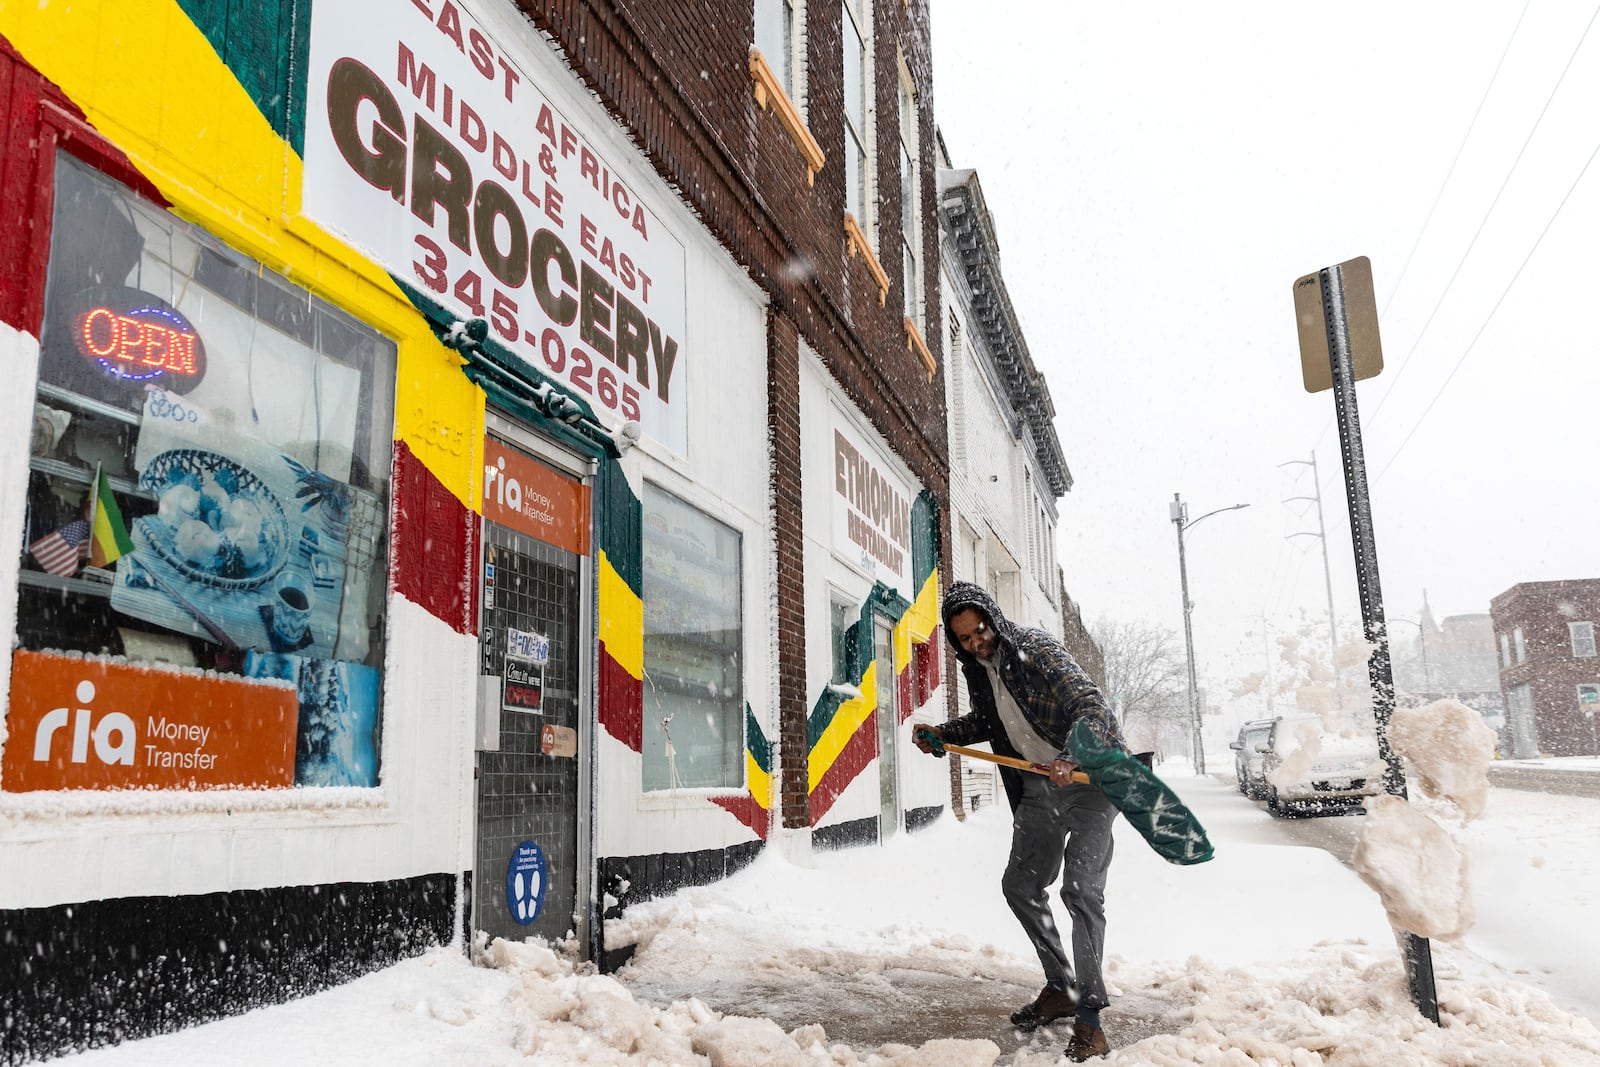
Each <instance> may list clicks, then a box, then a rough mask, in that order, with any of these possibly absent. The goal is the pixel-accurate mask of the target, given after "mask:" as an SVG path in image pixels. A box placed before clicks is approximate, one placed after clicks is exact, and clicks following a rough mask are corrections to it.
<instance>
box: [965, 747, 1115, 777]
mask: <svg viewBox="0 0 1600 1067" xmlns="http://www.w3.org/2000/svg"><path fill="white" fill-rule="evenodd" d="M944 750H945V751H946V752H954V753H955V754H956V755H958V756H969V757H971V758H972V759H981V760H986V761H987V762H989V763H998V764H1000V765H1002V766H1005V767H1015V768H1016V769H1017V770H1019V771H1029V772H1032V773H1033V774H1042V775H1044V776H1045V777H1046V778H1048V777H1049V776H1050V767H1049V765H1047V764H1044V763H1030V762H1029V761H1027V760H1025V759H1017V758H1016V757H1015V756H1001V755H997V754H996V753H993V752H985V751H984V750H983V749H981V748H967V747H966V746H965V745H952V744H948V743H946V744H945V746H944ZM1072 780H1073V781H1074V782H1081V783H1082V784H1084V785H1088V784H1089V776H1088V775H1087V774H1084V773H1083V772H1082V771H1073V772H1072Z"/></svg>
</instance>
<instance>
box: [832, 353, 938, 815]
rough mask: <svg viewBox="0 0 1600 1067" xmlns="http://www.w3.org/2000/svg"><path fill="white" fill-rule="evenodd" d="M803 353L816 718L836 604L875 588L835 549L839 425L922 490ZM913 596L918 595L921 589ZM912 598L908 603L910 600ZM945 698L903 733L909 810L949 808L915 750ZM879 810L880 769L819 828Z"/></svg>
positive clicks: (861, 779) (851, 790)
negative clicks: (914, 731) (916, 734)
mask: <svg viewBox="0 0 1600 1067" xmlns="http://www.w3.org/2000/svg"><path fill="white" fill-rule="evenodd" d="M800 347H801V353H800V449H801V454H802V455H803V456H804V457H805V458H804V461H803V463H804V470H803V476H802V488H801V493H802V495H803V498H804V502H803V507H804V520H803V521H804V527H805V570H806V707H807V710H808V712H809V710H810V708H812V707H814V706H815V704H816V702H817V700H818V699H819V698H820V697H821V695H822V692H823V690H824V689H825V687H826V686H827V685H828V683H829V680H830V678H831V677H832V674H833V647H832V642H831V640H830V636H831V631H830V628H829V608H830V604H831V601H832V598H833V597H834V596H835V595H838V596H839V597H840V598H842V599H845V600H848V601H849V602H850V603H852V604H856V605H859V604H861V603H862V602H864V601H865V600H866V598H867V595H868V594H869V593H870V592H871V591H872V587H873V584H874V580H873V578H872V577H871V576H870V575H868V574H867V573H866V572H865V571H863V570H862V569H861V568H860V567H859V566H858V565H856V564H855V563H852V562H851V559H850V556H849V553H848V552H846V551H835V546H834V544H833V507H834V469H833V426H834V423H835V420H837V419H838V418H840V417H841V416H843V417H844V418H846V419H849V420H850V422H851V426H852V428H853V430H854V431H855V438H856V441H857V442H858V443H861V444H863V445H866V446H867V447H871V448H872V449H873V456H872V460H873V462H874V463H877V464H880V465H881V466H883V467H884V468H885V469H887V470H890V471H892V472H893V473H894V475H895V476H896V477H898V478H899V479H901V480H902V481H903V482H904V484H905V485H907V486H908V487H909V488H910V491H911V494H912V497H913V498H914V497H915V496H916V494H917V493H919V492H921V491H922V488H923V486H922V484H921V483H920V482H919V481H917V479H916V478H915V477H913V475H912V473H911V470H910V468H909V467H907V466H906V465H905V464H904V463H903V462H902V461H901V460H900V458H899V457H898V456H896V455H895V454H894V452H893V450H891V449H890V448H889V446H888V444H887V443H886V442H885V441H884V440H883V438H882V436H881V435H879V434H878V433H877V432H876V431H875V430H873V429H872V427H871V424H870V423H869V422H867V420H866V418H865V417H863V416H862V415H861V413H860V412H859V411H857V410H856V409H855V407H854V405H852V404H851V403H850V401H849V399H848V398H847V397H845V396H844V395H843V394H842V393H841V392H840V391H839V388H838V385H837V384H836V383H835V382H834V381H833V379H832V378H831V376H829V374H828V372H827V370H826V368H825V367H824V366H823V365H822V361H821V359H820V358H819V357H818V356H817V355H816V354H815V353H814V352H812V351H811V350H810V349H809V348H808V347H807V346H806V345H805V344H804V342H802V343H801V346H800ZM911 592H912V594H913V595H914V593H915V590H912V591H911ZM911 598H912V597H911V596H907V599H908V600H909V599H911ZM944 699H945V698H944V689H943V687H942V686H941V687H940V688H939V689H938V690H936V691H935V693H934V695H933V696H932V698H931V699H930V700H929V701H928V702H927V703H926V704H924V705H923V706H922V708H921V709H918V710H916V711H914V712H913V715H912V718H911V719H908V720H906V721H905V722H904V723H902V724H901V725H900V726H899V727H898V733H897V748H898V750H899V756H900V769H899V776H900V806H901V807H902V808H917V807H927V806H930V805H937V804H942V803H946V802H947V801H948V798H949V792H950V787H949V782H950V779H949V773H948V770H947V765H946V764H945V763H943V762H942V761H940V760H935V759H930V758H928V757H926V756H924V755H923V754H922V753H920V752H918V751H917V750H916V748H915V747H914V746H913V745H912V744H911V728H912V725H913V723H914V721H921V722H931V721H935V720H937V719H942V718H943V717H944V714H943V710H942V709H943V707H944ZM879 809H880V800H879V783H878V768H877V765H876V763H875V762H874V763H872V764H869V765H868V766H867V767H866V769H865V770H863V771H862V772H861V773H860V774H859V775H858V776H857V777H856V779H855V780H854V781H852V782H851V783H850V785H849V786H847V787H846V788H845V790H844V791H843V792H842V793H841V794H840V795H839V798H838V799H837V800H836V801H835V802H834V804H833V807H832V808H830V809H829V811H828V813H827V814H826V815H825V816H824V817H823V818H822V820H821V822H820V824H819V825H821V826H831V825H833V824H835V823H840V822H848V821H852V820H855V819H868V818H870V819H876V818H877V817H878V814H879Z"/></svg>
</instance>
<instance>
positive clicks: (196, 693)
mask: <svg viewBox="0 0 1600 1067" xmlns="http://www.w3.org/2000/svg"><path fill="white" fill-rule="evenodd" d="M298 717H299V705H298V702H297V701H296V698H295V691H294V688H293V687H292V686H285V685H281V684H272V683H267V682H259V681H248V680H246V679H243V678H240V679H233V678H224V677H218V676H216V675H200V674H186V673H179V672H177V671H172V670H160V669H156V668H151V667H140V666H134V665H131V664H125V663H107V662H104V661H102V660H94V659H79V658H77V657H73V656H53V655H49V654H47V653H43V652H17V653H16V654H15V655H14V656H13V657H12V660H11V703H10V707H9V709H8V711H7V713H6V739H5V753H4V756H3V758H0V791H4V792H8V793H24V792H31V791H33V790H38V789H218V788H223V789H268V788H280V789H281V788H287V787H289V786H292V785H293V784H294V745H295V729H296V725H297V720H298Z"/></svg>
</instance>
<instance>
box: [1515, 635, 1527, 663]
mask: <svg viewBox="0 0 1600 1067" xmlns="http://www.w3.org/2000/svg"><path fill="white" fill-rule="evenodd" d="M1511 644H1512V645H1513V646H1514V647H1515V648H1516V650H1517V662H1518V663H1526V662H1527V661H1528V644H1527V642H1526V641H1524V640H1523V637H1522V627H1520V626H1518V627H1517V628H1516V629H1515V630H1512V631H1511Z"/></svg>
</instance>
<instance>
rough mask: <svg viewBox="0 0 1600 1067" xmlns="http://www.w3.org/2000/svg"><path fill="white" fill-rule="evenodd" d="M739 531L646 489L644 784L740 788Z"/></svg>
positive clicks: (647, 786)
mask: <svg viewBox="0 0 1600 1067" xmlns="http://www.w3.org/2000/svg"><path fill="white" fill-rule="evenodd" d="M741 573H742V571H741V557H740V539H739V534H738V532H737V531H735V530H734V529H732V528H731V527H729V526H726V525H724V524H722V523H720V522H718V521H717V520H715V519H713V518H711V517H710V516H709V515H706V514H704V513H703V512H700V511H697V510H695V509H694V508H692V507H690V506H689V505H688V504H686V503H684V502H683V501H682V500H680V499H678V498H677V497H676V496H673V495H672V494H671V493H668V492H666V491H664V490H661V489H658V488H656V487H655V486H648V485H647V487H646V491H645V494H644V788H645V789H647V790H652V789H677V788H696V787H699V788H717V787H727V788H738V787H739V786H741V785H743V784H744V683H743V678H744V671H743V657H742V655H741V652H740V650H741V648H742V637H743V623H742V619H741V612H740V603H741V599H740V598H741V582H740V574H741Z"/></svg>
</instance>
